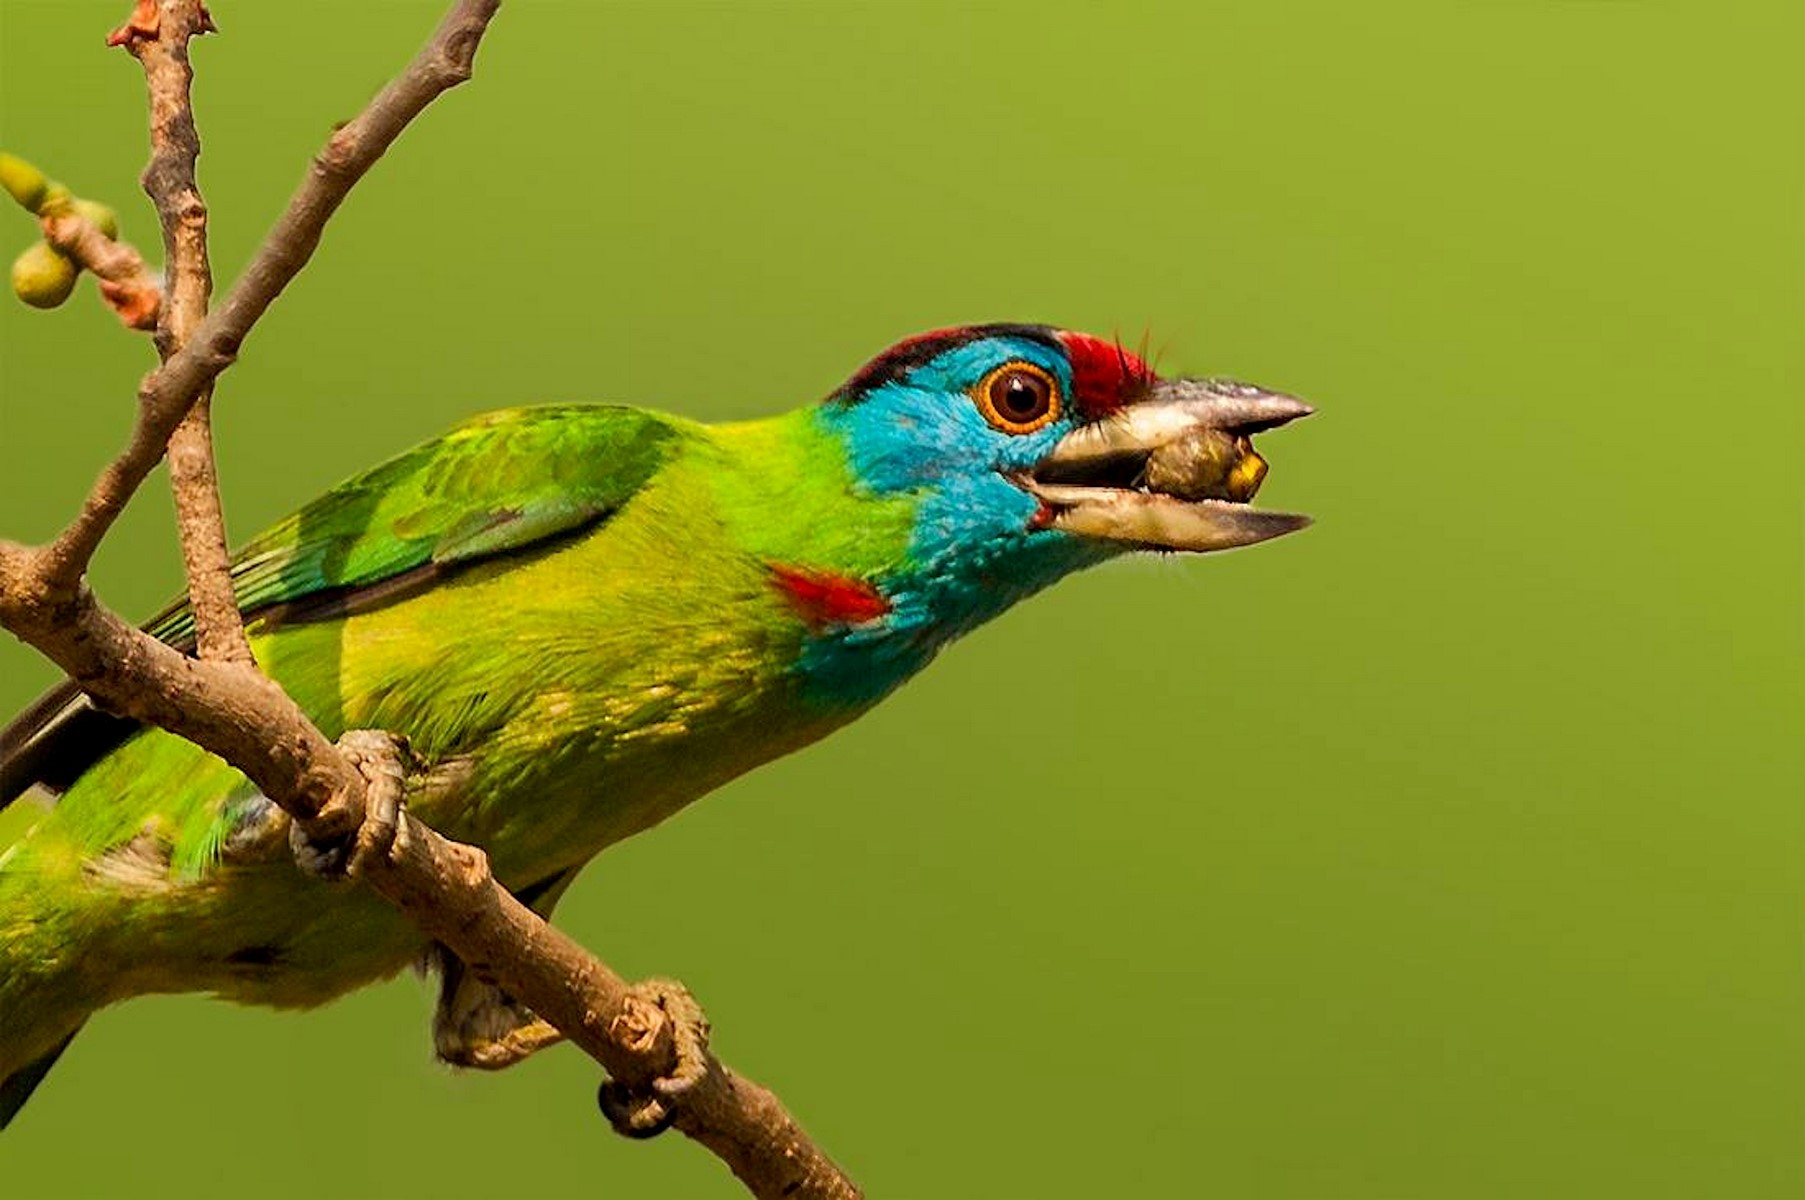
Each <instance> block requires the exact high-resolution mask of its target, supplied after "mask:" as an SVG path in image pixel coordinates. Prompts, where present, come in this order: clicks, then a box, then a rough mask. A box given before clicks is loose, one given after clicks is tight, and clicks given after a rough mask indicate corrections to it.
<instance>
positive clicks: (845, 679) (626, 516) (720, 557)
mask: <svg viewBox="0 0 1805 1200" xmlns="http://www.w3.org/2000/svg"><path fill="white" fill-rule="evenodd" d="M1310 412H1311V408H1310V406H1309V405H1307V404H1305V403H1304V402H1303V401H1301V400H1299V399H1297V398H1295V397H1293V396H1290V395H1287V394H1285V393H1282V392H1274V391H1269V390H1266V389H1264V388H1260V387H1256V386H1253V385H1250V384H1245V383H1240V382H1236V381H1233V380H1228V379H1217V378H1190V377H1163V376H1161V375H1159V374H1158V373H1157V372H1156V371H1155V370H1154V369H1153V368H1152V367H1151V366H1150V365H1149V364H1148V363H1147V362H1146V360H1145V359H1144V358H1143V357H1142V356H1140V355H1138V354H1136V353H1133V352H1131V351H1129V350H1128V349H1126V348H1125V347H1123V346H1122V345H1121V344H1120V342H1119V341H1118V340H1116V339H1106V338H1101V337H1096V336H1093V335H1089V334H1084V333H1078V332H1074V331H1069V330H1063V329H1057V328H1053V327H1050V326H1045V325H1031V324H983V325H967V326H960V327H953V328H946V329H938V330H934V331H931V332H928V333H924V334H920V335H918V336H915V337H911V338H908V339H906V340H904V341H902V342H899V343H897V344H896V345H894V346H892V347H890V348H889V349H887V350H885V351H884V352H882V353H880V354H879V355H877V356H876V357H875V358H873V359H871V360H870V361H869V362H868V363H866V364H865V365H864V366H863V367H862V368H860V369H859V370H858V371H856V372H855V373H854V374H853V375H852V376H851V377H850V378H849V379H848V380H847V381H846V382H845V383H844V384H842V385H841V386H840V387H838V388H836V389H834V390H833V391H832V392H831V393H829V394H828V395H827V396H826V397H825V398H824V399H822V400H820V401H816V402H811V403H808V404H805V405H803V406H802V407H799V408H796V409H793V410H791V411H788V412H784V413H781V414H779V415H776V416H772V417H768V418H764V419H758V420H750V421H741V422H734V423H726V424H703V423H699V422H696V421H692V420H688V419H684V418H681V417H677V416H672V415H667V414H664V413H661V412H656V411H651V410H647V409H642V408H636V407H625V406H616V405H603V404H552V405H540V406H530V407H518V408H511V409H506V410H502V411H498V412H492V413H488V414H486V415H483V416H479V417H476V418H474V419H471V420H469V421H467V422H465V423H463V424H461V425H459V426H457V427H455V428H453V429H452V430H450V431H449V432H447V433H445V434H444V435H443V436H441V437H439V438H437V439H436V440H433V441H429V442H426V443H424V444H422V445H420V446H418V447H416V448H414V449H412V450H409V451H407V452H405V453H403V454H401V455H399V456H398V457H395V458H392V459H390V460H389V461H387V462H385V463H383V464H381V465H380V466H377V467H374V468H373V469H371V470H369V471H366V472H365V473H363V474H361V475H358V476H356V477H354V478H352V479H350V480H349V481H347V482H345V483H343V484H341V485H339V486H338V487H336V488H333V489H332V490H330V491H328V492H326V493H325V494H324V495H322V496H320V497H319V498H317V499H315V500H313V501H312V502H311V503H308V504H306V505H305V506H304V507H302V508H300V509H299V510H298V511H297V512H295V513H294V514H293V515H291V516H289V517H287V518H286V519H284V520H282V521H280V522H278V523H277V524H275V525H274V526H273V527H271V528H270V529H268V530H267V531H265V532H263V533H262V534H261V535H259V536H258V537H256V538H255V539H253V540H252V541H251V542H250V543H249V544H247V545H246V546H245V547H244V548H243V549H242V550H241V551H240V552H239V553H237V554H236V555H235V556H234V558H233V562H232V568H231V572H232V579H233V585H234V588H235V591H236V597H237V601H238V605H239V608H240V611H241V612H242V614H243V617H244V620H245V623H246V629H247V633H248V634H249V637H250V643H251V646H252V648H253V651H254V653H255V655H256V658H257V661H258V663H259V664H260V666H261V667H262V669H263V670H264V671H265V672H267V673H268V674H269V675H270V676H271V677H272V678H273V679H275V680H276V681H277V682H278V683H280V685H281V686H282V687H283V688H284V689H285V690H286V691H287V692H288V694H289V695H290V696H292V697H293V698H294V699H295V701H296V702H297V703H298V704H299V705H300V706H301V708H302V709H303V710H304V711H305V712H306V713H307V714H308V716H309V717H310V718H311V719H312V720H313V721H314V722H315V723H316V724H317V725H318V727H319V728H320V729H321V731H322V732H323V733H325V734H326V735H327V736H328V737H334V738H336V737H339V736H340V735H342V734H344V733H345V732H346V731H350V730H357V729H366V728H367V729H379V730H386V731H390V732H392V733H394V734H396V735H398V736H400V737H404V738H405V739H406V744H407V746H408V748H409V753H410V755H411V758H412V761H413V763H414V766H415V774H414V776H413V778H412V781H411V783H410V790H409V793H408V801H407V802H408V805H409V808H410V810H411V811H412V812H413V813H414V814H415V815H416V816H418V817H419V818H421V819H422V820H424V821H425V822H426V823H427V824H429V825H431V826H432V827H434V828H436V829H437V830H438V831H439V832H441V833H443V834H445V835H446V836H447V837H451V838H455V839H458V840H462V841H466V842H472V843H475V844H478V845H480V846H482V847H483V848H484V849H485V850H486V851H487V853H488V855H489V857H490V861H491V865H492V868H493V870H494V872H495V877H496V878H497V879H498V880H499V881H500V882H501V883H502V884H503V885H504V886H506V887H507V888H508V889H509V890H510V891H512V892H513V893H514V894H515V895H516V896H517V897H518V898H519V899H521V900H522V901H523V902H524V903H526V904H528V905H529V906H530V907H532V908H533V909H534V910H535V911H537V912H538V913H540V914H541V915H549V914H550V913H551V911H552V908H553V906H554V905H555V904H556V903H557V901H558V899H559V897H560V896H561V895H562V894H563V893H564V892H565V891H566V889H568V888H569V886H570V885H571V883H572V881H573V880H574V879H575V878H576V877H577V874H578V872H579V871H580V870H581V869H582V868H583V866H584V865H585V864H586V863H588V862H589V860H590V859H592V858H593V857H594V856H595V855H596V854H598V853H599V852H600V851H601V850H603V849H604V848H606V847H608V846H609V845H612V844H614V843H616V842H619V841H620V840H622V839H624V838H627V837H630V836H632V835H634V834H636V833H639V832H641V831H643V830H645V829H648V828H650V827H651V826H653V825H656V824H657V823H658V822H660V821H662V820H664V819H665V818H667V817H669V816H671V815H672V814H673V813H675V812H676V811H677V810H679V809H680V808H682V807H683V806H685V805H687V804H689V803H690V802H691V801H693V800H696V799H697V798H699V797H701V796H702V795H704V794H706V793H708V792H710V791H712V790H714V789H715V788H718V787H720V786H721V785H722V784H724V783H726V782H727V781H729V780H731V779H733V778H735V777H736V776H739V775H741V774H743V773H744V772H746V771H749V770H751V769H753V768H754V767H757V766H759V765H761V764H763V763H766V762H769V761H771V760H773V759H776V758H778V757H780V756H783V755H786V754H789V753H791V752H793V751H796V750H798V749H800V748H802V747H804V746H806V745H808V744H810V743H812V742H814V741H816V740H817V739H819V738H821V737H823V736H824V735H826V734H828V733H830V732H832V731H833V730H835V729H838V728H839V727H841V726H843V725H845V724H847V723H848V722H849V721H851V720H853V719H854V718H856V717H858V716H859V715H861V714H862V713H864V712H866V711H868V710H869V709H870V708H871V707H872V706H873V705H875V704H876V703H877V702H878V701H880V700H882V699H883V698H884V697H885V696H887V695H889V694H890V693H891V692H893V691H895V690H896V689H897V688H898V687H899V686H900V685H902V684H903V683H904V682H905V681H906V680H908V679H909V678H910V677H911V676H913V675H914V674H915V673H916V672H918V671H920V670H921V669H922V668H923V667H925V666H926V665H927V664H928V663H929V661H931V660H932V659H933V658H934V657H935V655H936V654H937V653H938V652H939V651H940V650H941V649H942V648H943V647H944V646H946V645H947V644H948V643H949V642H951V641H953V640H954V639H955V638H957V637H959V636H960V635H961V634H964V633H966V632H968V631H970V630H972V629H974V628H976V627H977V626H979V625H982V624H983V623H985V622H987V621H989V620H991V619H992V618H993V617H996V616H997V615H999V614H1000V613H1002V612H1003V611H1004V610H1006V609H1008V608H1009V607H1010V606H1011V605H1013V604H1015V603H1016V602H1018V601H1020V600H1022V599H1023V598H1025V597H1027V596H1030V595H1032V594H1034V593H1035V592H1038V591H1040V590H1041V589H1043V588H1045V587H1047V586H1048V585H1050V584H1052V583H1054V582H1056V581H1057V580H1059V579H1060V578H1062V577H1063V576H1065V575H1068V574H1070V573H1071V572H1073V571H1077V570H1080V569H1082V568H1085V567H1089V566H1093V565H1095V564H1098V563H1102V562H1104V561H1106V560H1109V559H1112V558H1116V557H1118V556H1121V555H1124V554H1129V553H1134V552H1141V551H1154V552H1209V551H1216V550H1224V549H1230V548H1233V547H1239V546H1247V545H1251V544H1254V543H1256V542H1262V541H1266V540H1269V539H1271V538H1274V537H1278V536H1280V535H1283V534H1287V533H1290V532H1293V531H1295V530H1297V529H1300V528H1302V527H1304V526H1305V525H1307V524H1308V523H1309V518H1308V517H1305V516H1302V515H1299V514H1295V513H1285V512H1277V511H1270V510H1266V509H1261V508H1257V507H1255V506H1254V505H1253V504H1252V503H1251V501H1252V499H1253V495H1254V493H1255V492H1256V491H1257V490H1258V488H1259V485H1260V482H1261V479H1262V478H1263V477H1264V475H1265V472H1266V462H1265V460H1264V459H1263V458H1262V457H1261V456H1260V455H1259V454H1258V452H1257V451H1256V450H1255V449H1254V447H1253V444H1252V440H1251V439H1252V437H1253V436H1254V435H1255V434H1258V433H1261V432H1263V431H1265V430H1268V429H1272V428H1274V427H1276V426H1279V425H1282V424H1285V423H1286V422H1289V421H1292V420H1295V419H1297V418H1300V417H1303V416H1307V415H1309V413H1310ZM145 628H146V630H147V631H148V632H149V633H151V634H152V635H153V636H155V637H157V638H159V639H161V640H163V641H165V642H168V643H170V644H172V645H175V646H177V647H180V648H183V649H184V650H188V651H190V652H192V649H193V645H194V621H193V616H192V614H191V612H190V610H189V608H188V607H187V605H186V604H185V603H177V604H174V605H172V606H171V607H169V608H168V609H167V610H165V611H164V612H163V613H162V614H160V615H159V616H157V617H156V618H154V619H153V620H152V621H150V622H149V623H148V624H147V625H146V626H145ZM21 797H26V800H25V802H26V803H31V804H36V805H38V806H39V808H40V811H41V815H40V816H38V818H37V820H36V821H35V823H34V824H32V825H31V827H30V828H29V829H28V830H27V831H26V833H24V834H23V835H22V836H20V837H19V838H18V839H16V840H15V841H14V842H13V843H12V844H11V845H10V846H7V847H6V848H4V849H3V850H0V1128H4V1127H5V1126H6V1125H7V1124H9V1123H10V1122H11V1121H12V1120H13V1119H14V1117H16V1116H17V1114H18V1112H19V1110H20V1108H21V1106H22V1105H23V1104H24V1103H25V1101H26V1099H27V1098H28V1097H29V1096H30V1095H31V1094H32V1091H33V1090H34V1089H35V1088H36V1087H37V1086H38V1084H39V1083H40V1082H41V1081H42V1080H43V1079H44V1077H45V1074H46V1072H48V1071H49V1069H50V1067H51V1066H52V1064H54V1063H55V1061H56V1059H57V1057H58V1055H60V1054H61V1053H62V1052H63V1050H64V1048H65V1047H67V1046H68V1044H69V1042H70V1040H71V1039H72V1038H73V1037H74V1036H75V1034H76V1033H77V1031H79V1030H80V1028H81V1027H82V1025H83V1023H84V1022H85V1021H86V1020H87V1018H88V1017H89V1016H91V1015H92V1014H93V1013H94V1012H96V1011H98V1010H99V1009H101V1008H103V1007H105V1006H107V1005H111V1004H114V1003H117V1002H120V1001H123V1000H126V999H128V998H130V997H132V996H137V995H144V994H151V993H177V992H210V993H213V994H214V995H216V996H219V997H223V998H226V999H229V1000H232V1001H236V1002H240V1003H246V1004H259V1005H269V1006H275V1007H283V1008H297V1007H308V1006H313V1005H317V1004H321V1003H323V1002H325V1001H327V1000H330V999H332V998H333V997H336V996H338V995H341V994H343V993H345V992H347V991H350V990H352V989H355V988H358V987H360V986H363V985H365V984H368V983H371V982H374V981H377V980H380V979H383V978H386V977H389V976H391V975H394V974H395V973H397V972H399V971H401V970H403V969H404V968H406V967H407V966H408V965H409V964H410V963H414V964H417V963H420V962H422V961H427V962H430V963H432V964H433V965H434V966H435V967H436V968H437V971H438V973H439V975H440V984H439V996H438V1000H437V1005H436V1009H435V1014H434V1018H433V1045H434V1049H435V1052H436V1054H437V1056H438V1057H439V1058H440V1059H442V1060H443V1061H445V1062H447V1063H449V1064H452V1065H454V1066H464V1067H479V1068H490V1069H493V1068H498V1067H503V1066H506V1065H509V1064H510V1063H513V1062H517V1061H519V1060H520V1059H521V1058H524V1057H526V1056H527V1055H529V1054H531V1053H533V1052H535V1051H537V1050H538V1049H541V1048H543V1047H544V1046H546V1045H549V1044H551V1043H553V1042H555V1041H556V1040H557V1039H558V1036H559V1035H558V1034H557V1032H556V1031H555V1030H553V1029H551V1028H550V1027H549V1026H547V1025H546V1024H545V1022H543V1021H540V1020H538V1019H537V1018H536V1017H535V1016H534V1015H533V1014H532V1013H531V1012H530V1011H529V1010H526V1009H525V1008H523V1007H522V1006H520V1005H519V1004H517V1003H516V1002H514V1001H513V1000H512V999H511V998H510V997H508V996H507V995H506V994H505V993H503V992H501V991H500V990H499V989H498V988H497V987H495V985H493V984H491V983H487V982H485V981H483V980H480V979H478V978H477V977H476V976H475V975H474V974H473V973H471V972H468V971H466V970H464V969H463V964H461V963H460V962H458V961H457V960H456V958H455V956H452V955H451V954H450V953H449V952H448V951H446V950H445V949H444V948H443V947H435V946H432V945H430V944H428V943H427V941H426V939H425V938H424V935H422V934H421V933H420V932H419V931H418V930H417V929H416V928H415V927H414V926H413V925H412V924H411V923H410V921H409V920H408V919H407V918H406V917H405V916H403V915H402V914H401V913H400V912H399V911H398V910H396V909H395V908H393V907H391V906H390V905H389V904H387V903H386V902H384V901H383V900H382V899H381V898H379V897H378V896H376V895H375V894H374V893H373V892H372V891H370V890H369V889H368V888H366V887H362V886H357V885H350V886H347V885H344V884H342V883H341V884H337V885H334V884H331V883H328V882H325V881H322V880H321V879H319V878H316V877H315V876H313V875H310V874H308V873H306V872H304V871H302V870H298V869H297V868H296V864H295V859H294V855H293V854H292V852H291V851H290V850H289V847H288V840H287V838H286V836H283V834H284V832H285V826H284V824H283V822H284V821H285V819H286V818H285V817H284V815H283V814H282V813H281V811H280V810H279V809H277V808H276V807H275V806H274V805H273V804H272V802H271V801H270V800H269V799H268V798H266V797H264V796H263V795H261V794H260V793H259V792H258V790H257V788H256V787H255V786H254V785H253V784H252V783H250V782H249V781H248V780H247V779H246V778H245V776H244V775H243V774H241V773H240V772H239V771H237V770H236V769H234V768H233V767H231V766H230V765H228V764H227V763H226V762H225V761H223V760H221V759H219V758H217V757H215V756H213V755H212V754H210V753H208V752H207V751H205V750H202V749H200V748H199V747H197V746H195V745H193V744H192V743H189V742H187V741H185V740H183V739H181V738H179V737H177V736H175V735H173V734H171V733H168V732H165V731H163V730H160V729H157V728H154V727H149V726H141V725H139V724H136V723H134V722H133V721H131V720H129V719H126V718H123V717H120V716H117V715H114V714H111V713H108V712H106V711H104V710H102V709H101V708H100V707H98V706H97V705H96V704H95V703H94V702H92V701H91V700H89V699H88V698H87V697H86V696H85V695H84V694H83V693H82V692H81V691H80V690H79V688H77V687H76V685H75V684H74V683H73V682H65V683H64V684H63V685H61V686H59V687H57V688H55V689H54V690H52V691H51V692H49V693H48V694H47V695H46V696H44V697H43V698H42V699H40V700H39V701H38V702H37V703H35V704H33V705H32V706H31V707H29V708H28V709H27V710H25V711H24V712H23V713H22V714H20V715H19V716H18V718H17V719H16V720H14V721H13V722H12V723H11V724H10V725H8V726H7V727H6V728H5V729H4V730H0V805H4V804H8V803H12V802H16V801H19V800H20V798H21Z"/></svg>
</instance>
